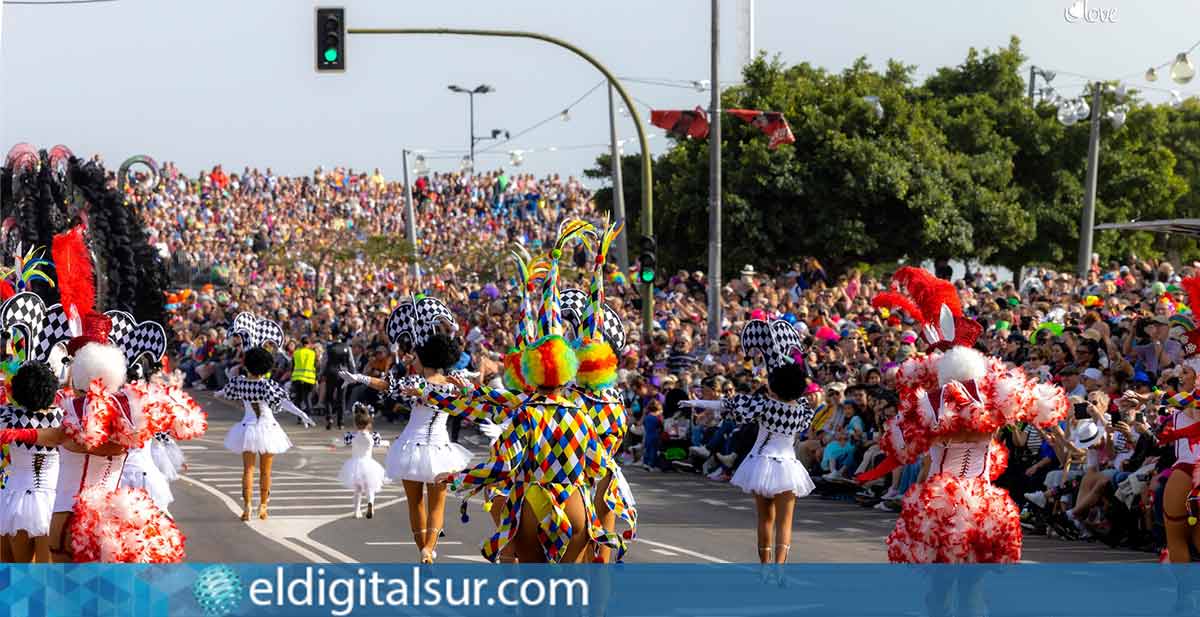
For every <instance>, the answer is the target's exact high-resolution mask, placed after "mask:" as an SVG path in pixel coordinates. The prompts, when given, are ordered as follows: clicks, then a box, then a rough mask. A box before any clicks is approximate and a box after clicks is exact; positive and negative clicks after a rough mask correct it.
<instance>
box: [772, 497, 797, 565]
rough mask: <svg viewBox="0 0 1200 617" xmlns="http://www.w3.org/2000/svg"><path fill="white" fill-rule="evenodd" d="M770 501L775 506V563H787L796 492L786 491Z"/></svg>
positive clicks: (790, 545)
mask: <svg viewBox="0 0 1200 617" xmlns="http://www.w3.org/2000/svg"><path fill="white" fill-rule="evenodd" d="M771 501H772V505H774V507H775V563H787V560H788V550H790V549H791V547H792V512H793V511H794V510H795V508H796V494H795V493H793V492H791V491H786V492H783V493H780V494H778V495H776V496H775V497H774V498H773V499H772V500H771Z"/></svg>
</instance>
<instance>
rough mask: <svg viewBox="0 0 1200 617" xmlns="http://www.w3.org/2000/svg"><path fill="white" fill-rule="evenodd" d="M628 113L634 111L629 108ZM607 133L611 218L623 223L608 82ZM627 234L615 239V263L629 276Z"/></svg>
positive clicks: (622, 196)
mask: <svg viewBox="0 0 1200 617" xmlns="http://www.w3.org/2000/svg"><path fill="white" fill-rule="evenodd" d="M630 113H635V111H634V110H630ZM608 134H609V139H610V140H611V142H612V143H611V153H612V195H613V219H615V222H617V223H619V224H623V223H625V184H624V183H623V182H621V149H620V146H618V144H617V108H616V104H615V103H614V101H613V87H612V84H611V83H610V84H608ZM628 236H629V234H626V233H622V234H621V235H620V236H619V237H618V238H617V239H616V240H615V242H616V246H615V247H614V248H616V250H617V265H618V266H620V268H621V274H622V275H624V276H629V249H628V246H629V245H628V243H626V242H625V238H626V237H628Z"/></svg>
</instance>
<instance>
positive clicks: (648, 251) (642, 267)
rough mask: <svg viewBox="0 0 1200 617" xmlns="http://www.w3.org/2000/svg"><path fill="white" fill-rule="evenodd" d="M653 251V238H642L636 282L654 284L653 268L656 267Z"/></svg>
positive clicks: (656, 262) (656, 261)
mask: <svg viewBox="0 0 1200 617" xmlns="http://www.w3.org/2000/svg"><path fill="white" fill-rule="evenodd" d="M654 249H655V242H654V236H642V255H641V257H638V280H639V281H640V282H642V283H646V284H650V285H653V284H654V267H655V266H656V265H658V260H657V259H656V258H655V257H654Z"/></svg>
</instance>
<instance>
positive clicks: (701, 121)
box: [650, 107, 708, 139]
mask: <svg viewBox="0 0 1200 617" xmlns="http://www.w3.org/2000/svg"><path fill="white" fill-rule="evenodd" d="M650 124H653V125H654V126H657V127H658V128H661V129H666V131H667V133H668V134H670V135H674V136H675V137H679V138H684V137H691V138H693V139H704V138H705V137H708V114H706V113H704V110H703V109H701V108H699V107H697V108H696V109H695V110H693V111H687V110H686V109H672V110H667V111H651V112H650Z"/></svg>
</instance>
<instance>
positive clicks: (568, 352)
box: [521, 334, 579, 388]
mask: <svg viewBox="0 0 1200 617" xmlns="http://www.w3.org/2000/svg"><path fill="white" fill-rule="evenodd" d="M578 370H579V358H577V357H576V356H575V350H574V349H571V345H570V344H568V343H567V341H566V339H564V338H563V337H561V336H559V335H557V334H550V335H547V336H543V337H542V338H541V339H538V341H537V342H536V343H534V344H533V345H531V346H530V347H528V348H527V349H525V351H523V352H522V353H521V377H522V378H523V379H524V381H525V383H527V384H529V385H531V386H533V387H535V388H558V387H561V386H565V385H567V383H568V382H570V381H571V380H572V379H574V378H575V373H576V371H578Z"/></svg>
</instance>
